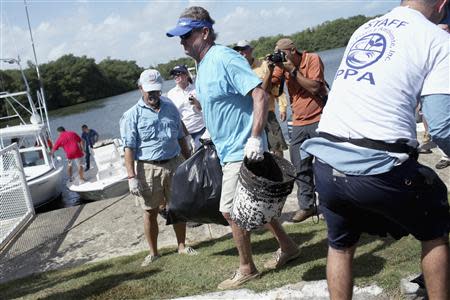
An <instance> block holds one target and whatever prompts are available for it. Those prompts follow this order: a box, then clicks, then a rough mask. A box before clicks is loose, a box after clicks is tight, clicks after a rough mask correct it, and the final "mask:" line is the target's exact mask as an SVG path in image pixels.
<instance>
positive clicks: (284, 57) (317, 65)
mask: <svg viewBox="0 0 450 300" xmlns="http://www.w3.org/2000/svg"><path fill="white" fill-rule="evenodd" d="M269 59H270V60H272V61H274V62H275V63H276V67H275V70H274V71H273V75H272V83H274V84H279V83H280V82H281V80H282V78H283V77H284V78H285V80H286V84H287V87H288V91H289V95H290V99H291V109H292V125H293V126H292V139H291V146H290V156H291V161H292V163H293V164H294V166H295V167H296V169H297V179H296V182H297V186H298V190H297V199H298V202H299V207H300V210H298V211H297V212H296V213H295V215H294V216H293V217H292V219H291V221H292V222H302V221H304V220H306V219H307V218H309V217H311V216H313V215H314V214H315V213H316V212H317V211H316V208H315V203H314V202H315V194H314V181H313V168H312V158H306V159H301V158H300V145H301V144H302V143H303V142H304V141H305V140H307V139H309V138H312V137H315V136H317V134H316V129H317V125H318V124H319V121H320V116H321V114H322V109H323V107H324V105H325V103H324V101H323V100H322V99H323V97H324V96H326V94H327V89H326V87H325V83H324V82H325V80H324V73H323V63H322V60H321V59H320V57H319V56H318V55H317V54H315V53H307V52H306V51H304V52H302V53H300V52H299V51H298V50H297V47H296V46H295V45H294V42H293V41H292V40H290V39H286V38H284V39H280V40H279V41H278V42H277V44H276V47H275V52H274V53H273V54H272V55H271V56H269Z"/></svg>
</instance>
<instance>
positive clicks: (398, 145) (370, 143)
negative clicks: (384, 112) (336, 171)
mask: <svg viewBox="0 0 450 300" xmlns="http://www.w3.org/2000/svg"><path fill="white" fill-rule="evenodd" d="M319 136H320V137H323V138H325V139H327V140H329V141H330V142H333V143H345V142H347V143H350V144H353V145H356V146H359V147H363V148H369V149H374V150H380V151H388V152H393V153H406V154H409V156H410V157H414V156H415V155H417V149H416V148H414V147H411V146H409V145H408V144H406V140H402V139H400V140H397V142H395V143H386V142H385V141H380V140H372V139H368V138H362V139H352V138H343V137H338V136H335V135H332V134H329V133H326V132H319Z"/></svg>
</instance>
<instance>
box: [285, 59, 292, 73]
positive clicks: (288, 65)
mask: <svg viewBox="0 0 450 300" xmlns="http://www.w3.org/2000/svg"><path fill="white" fill-rule="evenodd" d="M283 68H284V70H285V71H287V72H289V73H291V72H292V71H293V70H294V69H295V65H294V63H293V62H292V61H290V60H287V61H285V62H283Z"/></svg>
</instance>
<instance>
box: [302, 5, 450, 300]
mask: <svg viewBox="0 0 450 300" xmlns="http://www.w3.org/2000/svg"><path fill="white" fill-rule="evenodd" d="M447 3H448V0H414V1H412V0H403V1H401V4H400V6H399V7H396V8H394V9H393V10H392V11H390V12H388V13H387V14H385V15H383V16H380V17H377V18H375V19H373V20H370V21H368V22H367V23H365V24H363V25H362V26H360V27H359V28H358V29H357V30H356V31H355V32H354V33H353V35H352V37H351V38H350V41H349V43H348V45H347V49H346V50H345V54H344V57H343V59H342V61H341V64H340V67H339V69H338V71H337V73H336V77H335V80H334V82H333V87H332V89H331V91H330V95H329V98H328V101H327V106H326V107H325V110H324V113H323V115H322V118H321V121H320V123H319V127H318V132H319V137H316V138H312V139H309V140H307V141H306V142H304V143H303V144H302V146H301V149H302V153H301V156H302V157H306V156H307V154H310V155H313V156H315V158H316V159H315V163H314V168H315V180H316V188H317V192H318V194H319V198H320V209H321V212H322V213H323V215H324V217H325V220H326V223H327V227H328V245H329V247H328V258H327V281H328V289H329V291H330V296H331V299H351V297H352V291H353V275H352V265H353V257H354V254H355V250H356V247H357V242H358V240H359V237H360V235H361V233H363V232H366V233H370V234H377V235H380V236H386V235H387V234H390V235H391V236H392V237H394V238H396V239H400V238H401V237H403V236H406V235H408V234H411V235H413V236H414V237H415V238H416V239H417V240H419V241H420V242H421V246H422V255H421V265H422V271H423V273H424V277H425V284H426V287H427V292H428V298H429V299H450V293H449V282H450V278H449V240H448V235H449V230H450V213H449V203H448V199H447V197H448V194H447V188H446V186H445V184H444V183H443V182H442V180H441V179H440V178H439V176H438V175H437V174H436V173H435V172H434V171H433V170H432V169H431V168H429V167H426V166H423V165H421V164H420V163H418V162H417V156H418V153H417V146H418V142H417V134H416V122H415V116H414V112H415V107H416V105H417V101H418V100H420V102H421V104H422V112H423V114H424V116H425V118H426V120H427V121H428V127H429V131H430V134H431V136H432V139H433V141H435V142H436V143H437V144H438V145H439V147H440V148H441V149H442V150H443V151H447V152H448V151H450V118H449V116H450V80H449V74H450V65H449V61H450V51H449V47H450V45H449V36H448V33H446V32H444V31H443V30H441V29H440V28H439V27H438V26H436V25H435V24H437V23H438V22H439V21H440V20H441V18H442V17H443V16H444V14H445V9H444V7H445V5H447ZM417 41H420V43H417Z"/></svg>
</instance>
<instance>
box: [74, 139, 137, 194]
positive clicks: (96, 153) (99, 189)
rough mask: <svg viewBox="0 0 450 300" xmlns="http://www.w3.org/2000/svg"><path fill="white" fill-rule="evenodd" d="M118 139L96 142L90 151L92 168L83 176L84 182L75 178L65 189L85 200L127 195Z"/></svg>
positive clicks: (126, 183)
mask: <svg viewBox="0 0 450 300" xmlns="http://www.w3.org/2000/svg"><path fill="white" fill-rule="evenodd" d="M121 145H122V143H121V140H120V139H108V140H102V141H98V142H97V143H95V145H94V149H92V150H91V151H92V152H93V153H92V154H91V159H93V162H91V164H92V165H93V168H91V169H90V170H89V171H87V172H86V173H85V175H84V177H85V181H84V182H80V179H79V177H78V176H77V177H75V178H74V179H73V181H72V182H67V187H68V188H69V190H71V191H73V192H77V193H78V194H79V195H80V198H82V199H85V200H102V199H108V198H113V197H119V196H122V195H125V194H126V193H128V191H129V189H128V179H127V176H128V175H127V171H126V168H125V160H124V153H123V148H122V146H121Z"/></svg>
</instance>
